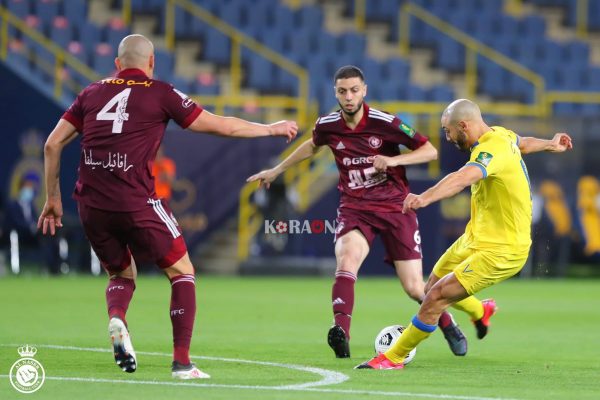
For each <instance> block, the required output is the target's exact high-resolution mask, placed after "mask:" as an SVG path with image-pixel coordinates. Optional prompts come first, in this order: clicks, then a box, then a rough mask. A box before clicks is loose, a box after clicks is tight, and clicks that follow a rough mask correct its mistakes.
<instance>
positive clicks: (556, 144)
mask: <svg viewBox="0 0 600 400" xmlns="http://www.w3.org/2000/svg"><path fill="white" fill-rule="evenodd" d="M572 148H573V142H572V140H571V137H570V136H569V135H568V134H566V133H557V134H555V135H554V137H553V138H552V139H551V140H549V139H538V138H535V137H522V138H521V140H520V141H519V150H521V153H522V154H529V153H537V152H539V151H549V152H551V153H562V152H563V151H567V150H570V149H572Z"/></svg>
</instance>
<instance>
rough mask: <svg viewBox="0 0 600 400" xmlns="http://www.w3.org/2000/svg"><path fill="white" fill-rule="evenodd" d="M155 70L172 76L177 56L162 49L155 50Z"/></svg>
mask: <svg viewBox="0 0 600 400" xmlns="http://www.w3.org/2000/svg"><path fill="white" fill-rule="evenodd" d="M154 70H155V71H158V72H159V73H160V74H162V75H164V76H171V75H172V74H173V72H174V71H175V56H174V55H173V53H170V52H168V51H166V50H162V49H154Z"/></svg>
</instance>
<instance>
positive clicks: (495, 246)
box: [356, 99, 573, 369]
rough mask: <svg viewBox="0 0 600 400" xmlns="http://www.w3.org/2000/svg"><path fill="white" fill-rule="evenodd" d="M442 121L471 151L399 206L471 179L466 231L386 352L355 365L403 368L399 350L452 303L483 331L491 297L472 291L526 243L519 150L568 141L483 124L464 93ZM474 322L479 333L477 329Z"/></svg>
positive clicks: (525, 179)
mask: <svg viewBox="0 0 600 400" xmlns="http://www.w3.org/2000/svg"><path fill="white" fill-rule="evenodd" d="M441 122H442V128H443V129H444V132H445V133H446V139H447V140H448V141H449V142H451V143H453V144H454V145H455V146H456V147H457V148H458V149H459V150H461V151H465V152H470V153H471V157H470V159H469V162H467V164H466V165H465V166H464V167H462V168H461V169H460V170H458V171H456V172H453V173H451V174H449V175H447V176H446V177H444V179H442V180H441V181H440V182H438V183H437V184H436V185H435V186H433V187H431V188H430V189H428V190H426V191H425V192H423V193H422V194H420V195H415V194H412V193H410V194H409V195H408V196H407V197H406V199H405V200H404V208H403V212H406V211H408V210H417V209H419V208H422V207H426V206H428V205H429V204H431V203H433V202H435V201H438V200H441V199H444V198H447V197H451V196H454V195H455V194H457V193H459V192H460V191H462V190H463V189H464V188H465V187H467V186H471V220H470V221H469V223H468V224H467V227H466V230H465V233H464V234H463V235H462V236H461V237H460V238H459V239H458V240H457V241H456V242H455V243H454V244H453V245H452V246H451V247H450V248H449V249H448V250H447V251H446V253H444V255H443V256H442V257H441V258H440V259H439V261H438V262H437V263H436V265H435V267H434V269H433V272H432V274H431V276H430V278H429V281H428V282H427V285H426V292H427V294H426V296H425V299H424V301H423V303H422V305H421V307H420V309H419V312H418V313H417V315H416V316H415V317H414V318H413V319H412V323H411V324H410V325H409V326H408V327H407V328H406V329H405V330H404V332H403V333H402V335H401V336H400V338H399V339H398V341H397V342H396V343H395V344H394V346H392V347H391V348H390V349H389V350H388V351H387V352H385V353H382V354H379V355H377V356H376V357H374V358H373V359H371V360H369V361H367V362H365V363H363V364H360V365H358V366H357V367H356V368H359V369H363V368H366V369H402V368H403V367H404V364H403V360H404V357H405V356H406V355H407V354H408V353H409V352H410V351H411V350H412V349H414V348H415V347H416V346H417V345H418V344H419V343H420V342H421V341H423V340H425V339H426V338H427V337H429V335H431V333H432V332H433V331H434V330H435V328H436V326H437V321H438V319H439V316H440V314H441V313H442V312H443V311H444V310H445V309H446V308H448V307H449V306H452V305H454V306H455V307H456V308H459V309H461V310H464V311H467V312H468V313H469V314H470V315H471V316H472V318H473V320H474V321H477V322H478V323H479V324H480V325H481V327H482V329H483V328H485V329H483V330H485V332H483V336H485V333H487V326H488V325H489V317H491V316H492V315H493V313H494V312H495V303H494V301H493V300H484V301H483V302H481V301H479V300H477V299H476V298H475V297H473V294H475V293H477V292H479V291H480V290H482V289H485V288H487V287H489V286H492V285H494V284H496V283H498V282H501V281H503V280H505V279H508V278H510V277H511V276H513V275H515V274H516V273H518V272H519V271H520V270H521V268H522V267H523V265H524V264H525V261H526V260H527V256H528V254H529V247H530V245H531V191H530V187H529V176H528V174H527V167H526V166H525V163H524V162H523V159H522V158H521V154H525V153H532V152H538V151H551V152H563V151H566V150H568V149H571V148H572V147H573V146H572V143H571V138H570V137H569V136H568V135H567V134H564V133H557V134H556V135H555V136H554V138H553V139H552V140H543V139H537V138H533V137H527V138H521V137H519V136H517V135H516V134H515V133H514V132H512V131H509V130H508V129H506V128H503V127H500V126H493V127H490V126H488V125H487V124H486V123H485V122H484V121H483V119H482V117H481V111H480V110H479V107H478V106H477V104H475V103H473V102H472V101H469V100H466V99H459V100H456V101H454V102H453V103H451V104H450V105H449V106H448V107H447V108H446V110H444V112H443V114H442V121H441ZM476 326H477V324H476ZM477 328H478V336H479V337H480V338H481V337H482V336H481V333H482V330H480V329H479V328H480V327H479V326H477Z"/></svg>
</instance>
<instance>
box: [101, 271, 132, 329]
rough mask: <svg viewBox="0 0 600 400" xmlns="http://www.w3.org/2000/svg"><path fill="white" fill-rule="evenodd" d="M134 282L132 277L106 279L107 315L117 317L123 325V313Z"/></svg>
mask: <svg viewBox="0 0 600 400" xmlns="http://www.w3.org/2000/svg"><path fill="white" fill-rule="evenodd" d="M134 290H135V282H134V280H133V279H127V278H120V277H115V278H111V279H109V281H108V286H107V287H106V305H107V307H108V317H109V318H112V317H119V318H120V319H121V320H122V321H123V322H124V323H125V325H127V321H126V320H125V314H126V313H127V308H129V302H130V301H131V298H132V297H133V291H134Z"/></svg>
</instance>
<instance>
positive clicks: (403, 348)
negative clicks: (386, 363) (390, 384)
mask: <svg viewBox="0 0 600 400" xmlns="http://www.w3.org/2000/svg"><path fill="white" fill-rule="evenodd" d="M435 328H437V325H428V324H426V323H424V322H421V321H420V320H419V319H418V318H417V316H416V315H415V316H414V317H413V319H412V323H411V324H410V325H408V328H406V329H405V330H404V332H402V335H400V338H399V339H398V341H397V342H396V343H394V345H393V346H392V347H391V348H390V349H389V350H388V351H386V352H385V356H386V357H387V359H388V360H390V361H391V362H393V363H395V364H400V363H402V362H403V361H404V357H406V355H407V354H408V353H410V351H411V350H412V349H414V348H415V347H417V345H418V344H419V343H421V342H422V341H423V340H425V339H427V338H428V337H429V335H431V332H433V331H435Z"/></svg>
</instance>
